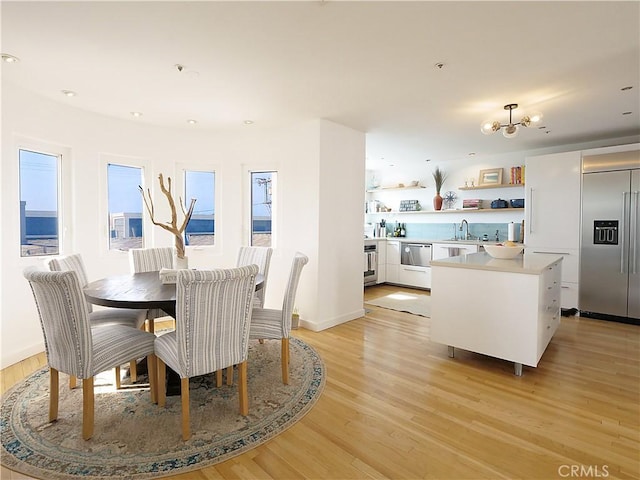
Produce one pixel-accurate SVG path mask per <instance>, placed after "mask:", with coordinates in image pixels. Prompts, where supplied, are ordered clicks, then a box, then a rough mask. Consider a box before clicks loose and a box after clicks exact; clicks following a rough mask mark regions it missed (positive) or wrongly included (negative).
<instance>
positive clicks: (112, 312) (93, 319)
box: [45, 253, 147, 388]
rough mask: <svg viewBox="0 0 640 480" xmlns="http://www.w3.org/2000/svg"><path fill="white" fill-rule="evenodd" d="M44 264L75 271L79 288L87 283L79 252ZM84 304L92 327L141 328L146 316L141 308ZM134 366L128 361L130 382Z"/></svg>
mask: <svg viewBox="0 0 640 480" xmlns="http://www.w3.org/2000/svg"><path fill="white" fill-rule="evenodd" d="M45 265H46V266H47V267H48V268H49V270H51V271H52V272H68V271H72V272H76V275H77V276H78V281H79V282H80V287H81V288H84V287H86V286H87V284H88V283H89V281H88V276H87V271H86V269H85V266H84V261H83V260H82V256H81V255H80V254H79V253H74V254H71V255H60V256H58V257H51V258H48V259H46V260H45ZM86 304H87V310H88V311H89V322H90V323H91V326H92V327H99V326H103V325H113V324H118V325H125V326H127V327H133V328H141V327H142V326H143V325H144V322H145V320H146V318H147V311H146V310H143V309H135V308H107V307H105V308H100V309H97V310H94V309H93V305H92V304H91V303H89V302H86ZM136 367H137V365H136V360H135V359H134V360H131V361H130V362H129V374H130V378H131V381H132V382H135V381H136V378H137V368H136ZM75 386H76V379H75V377H71V378H69V387H70V388H75ZM116 387H117V388H120V387H121V384H120V366H117V367H116Z"/></svg>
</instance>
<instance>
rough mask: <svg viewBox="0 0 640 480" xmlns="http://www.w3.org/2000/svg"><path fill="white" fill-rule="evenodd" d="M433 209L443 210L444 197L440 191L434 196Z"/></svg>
mask: <svg viewBox="0 0 640 480" xmlns="http://www.w3.org/2000/svg"><path fill="white" fill-rule="evenodd" d="M433 209H434V210H442V197H441V196H440V194H439V193H436V196H435V197H433Z"/></svg>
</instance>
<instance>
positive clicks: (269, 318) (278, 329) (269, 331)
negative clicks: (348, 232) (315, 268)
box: [249, 252, 309, 384]
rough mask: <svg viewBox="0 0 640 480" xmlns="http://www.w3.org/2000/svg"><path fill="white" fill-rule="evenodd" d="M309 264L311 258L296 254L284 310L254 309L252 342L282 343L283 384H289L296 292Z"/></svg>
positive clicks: (286, 292)
mask: <svg viewBox="0 0 640 480" xmlns="http://www.w3.org/2000/svg"><path fill="white" fill-rule="evenodd" d="M308 262H309V258H308V257H307V256H306V255H304V254H302V253H300V252H296V254H295V256H294V258H293V263H292V265H291V271H290V272H289V281H288V282H287V288H286V290H285V292H284V300H283V301H282V310H276V309H272V308H254V309H253V314H252V316H251V330H250V333H249V338H250V339H252V340H260V343H262V342H263V341H264V340H280V341H281V342H282V346H281V354H280V362H281V364H282V383H284V384H288V383H289V335H290V333H291V316H292V315H293V307H294V306H295V299H296V291H297V290H298V283H299V282H300V275H301V273H302V268H303V267H304V266H305V265H306V264H307V263H308Z"/></svg>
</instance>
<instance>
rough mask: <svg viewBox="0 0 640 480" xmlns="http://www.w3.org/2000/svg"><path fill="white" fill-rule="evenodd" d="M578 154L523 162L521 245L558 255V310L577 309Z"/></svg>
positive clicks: (550, 155)
mask: <svg viewBox="0 0 640 480" xmlns="http://www.w3.org/2000/svg"><path fill="white" fill-rule="evenodd" d="M581 165H582V156H581V152H565V153H554V154H549V155H539V156H535V157H528V158H527V159H526V185H527V187H526V197H525V245H526V247H527V248H526V251H527V252H531V253H534V252H535V253H551V254H558V255H562V256H563V258H564V261H563V266H562V307H564V308H577V306H578V263H579V262H578V259H579V253H580V251H579V248H580V184H581V181H582V172H581Z"/></svg>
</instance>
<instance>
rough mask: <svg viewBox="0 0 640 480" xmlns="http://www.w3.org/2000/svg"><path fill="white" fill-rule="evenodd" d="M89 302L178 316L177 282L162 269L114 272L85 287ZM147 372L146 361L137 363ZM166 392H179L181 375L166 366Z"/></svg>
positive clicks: (259, 284) (261, 282)
mask: <svg viewBox="0 0 640 480" xmlns="http://www.w3.org/2000/svg"><path fill="white" fill-rule="evenodd" d="M263 286H264V275H262V274H261V273H258V274H257V275H256V290H260V289H261V288H263ZM84 295H85V297H86V299H87V300H88V301H89V303H92V304H94V305H102V306H103V307H113V308H139V309H151V308H160V309H162V310H163V311H164V312H165V313H166V314H167V315H169V316H171V317H173V318H175V317H176V284H175V283H162V281H161V280H160V272H157V271H156V272H143V273H130V274H127V275H113V276H110V277H105V278H102V279H100V280H96V281H94V282H91V283H89V284H88V285H87V286H86V287H85V288H84ZM138 371H140V372H141V373H142V372H146V365H145V364H144V363H142V364H141V365H139V366H138ZM166 393H167V395H169V396H171V395H180V378H179V377H178V375H177V374H176V373H175V372H173V370H171V369H170V368H167V382H166Z"/></svg>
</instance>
